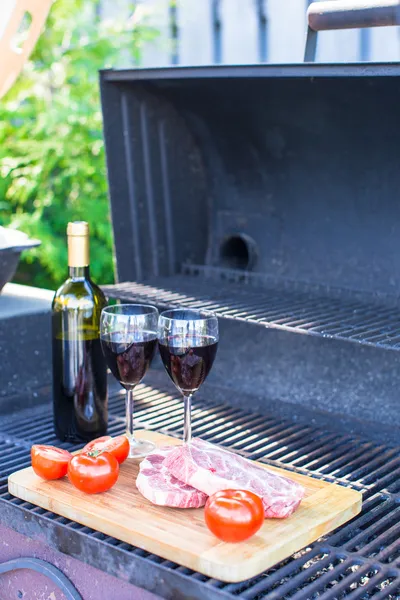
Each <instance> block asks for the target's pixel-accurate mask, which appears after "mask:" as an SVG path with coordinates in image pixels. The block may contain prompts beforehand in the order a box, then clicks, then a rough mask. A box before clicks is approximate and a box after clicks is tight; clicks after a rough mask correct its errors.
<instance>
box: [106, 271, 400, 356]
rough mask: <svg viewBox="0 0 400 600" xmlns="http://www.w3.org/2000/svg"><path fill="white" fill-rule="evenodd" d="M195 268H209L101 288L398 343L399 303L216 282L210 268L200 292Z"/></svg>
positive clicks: (288, 326)
mask: <svg viewBox="0 0 400 600" xmlns="http://www.w3.org/2000/svg"><path fill="white" fill-rule="evenodd" d="M199 269H200V271H201V273H202V274H204V273H208V271H205V268H203V270H201V267H193V268H191V269H189V267H185V275H177V276H174V277H169V278H157V279H156V280H151V281H149V282H148V283H136V282H125V283H121V284H116V285H112V286H104V288H103V289H104V291H105V293H106V294H107V295H108V296H109V297H112V298H118V299H120V300H124V301H128V302H129V301H131V302H138V301H139V302H147V303H151V304H156V305H157V306H159V307H160V308H163V309H164V308H176V307H178V306H181V307H187V308H196V309H207V310H212V311H214V312H215V313H216V314H217V315H218V316H219V317H222V318H226V319H233V320H239V321H246V322H251V323H254V324H257V325H260V326H264V327H271V328H275V329H283V330H286V331H292V332H298V333H307V334H309V335H316V336H323V337H328V338H336V339H341V340H346V341H352V342H357V343H361V344H366V345H370V346H379V347H384V348H390V349H396V350H398V349H399V348H400V318H399V314H398V308H397V307H396V306H394V305H393V306H388V305H387V303H388V301H389V300H388V299H386V300H385V302H383V301H382V302H379V303H378V302H377V300H376V299H375V298H373V297H371V298H370V299H369V300H365V299H364V300H360V299H358V297H357V298H354V297H353V298H352V297H351V295H349V293H348V292H343V296H344V297H342V298H335V297H332V296H328V295H325V296H324V295H323V293H322V292H321V291H319V290H314V291H307V292H305V291H304V290H298V289H297V290H296V289H295V286H293V287H292V288H288V287H287V286H286V287H285V286H284V287H283V288H282V285H283V284H281V287H280V288H279V289H277V288H276V287H275V288H274V287H272V284H271V283H269V287H264V288H261V287H260V288H259V289H257V288H256V287H255V286H254V285H248V286H243V285H240V286H238V285H237V284H235V283H230V282H226V281H221V280H219V281H217V283H215V281H214V280H215V278H216V275H215V274H214V276H213V278H211V280H209V279H207V277H206V280H207V290H208V293H206V294H205V293H204V291H203V290H204V287H205V286H204V281H205V279H204V278H203V277H199V276H197V277H194V276H193V274H194V273H197V272H198V271H199ZM214 271H215V270H214ZM217 271H218V270H217ZM190 275H192V276H190ZM220 275H221V273H220ZM221 276H222V275H221ZM236 277H238V275H236ZM262 281H263V280H262ZM260 285H261V283H260ZM233 299H234V300H233Z"/></svg>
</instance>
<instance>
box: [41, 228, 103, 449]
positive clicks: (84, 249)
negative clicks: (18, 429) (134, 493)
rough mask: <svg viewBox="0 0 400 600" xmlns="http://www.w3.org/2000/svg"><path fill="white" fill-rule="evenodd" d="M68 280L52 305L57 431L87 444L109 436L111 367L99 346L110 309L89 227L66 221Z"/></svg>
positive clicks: (54, 396)
mask: <svg viewBox="0 0 400 600" xmlns="http://www.w3.org/2000/svg"><path fill="white" fill-rule="evenodd" d="M67 237H68V268H69V277H68V279H67V280H66V281H65V282H64V283H63V284H62V286H61V287H60V288H59V289H58V290H57V292H56V293H55V296H54V300H53V304H52V346H53V402H54V427H55V432H56V435H57V437H58V438H59V439H60V440H62V441H68V442H81V441H89V440H92V439H94V438H96V437H98V436H102V435H104V434H105V433H106V432H107V419H108V396H107V367H106V363H105V361H104V357H103V353H102V350H101V345H100V315H101V311H102V309H103V308H104V306H105V305H106V299H105V297H104V294H103V292H102V291H101V289H100V288H99V287H98V286H97V285H95V284H94V283H93V281H92V280H91V279H90V275H89V226H88V224H87V223H86V222H84V221H77V222H74V223H68V227H67Z"/></svg>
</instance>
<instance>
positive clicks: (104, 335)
mask: <svg viewBox="0 0 400 600" xmlns="http://www.w3.org/2000/svg"><path fill="white" fill-rule="evenodd" d="M157 324H158V310H157V309H156V308H155V307H154V306H148V305H146V304H117V305H115V306H107V307H106V308H104V309H103V311H102V313H101V323H100V341H101V347H102V350H103V354H104V357H105V360H106V362H107V365H108V367H109V369H110V371H111V373H112V374H113V375H114V377H115V378H116V379H117V381H119V383H120V384H121V385H122V387H124V388H125V390H126V423H127V430H126V434H127V437H128V439H129V443H130V452H129V456H130V457H131V458H138V457H141V456H146V455H147V454H148V453H149V452H151V451H152V450H153V449H154V447H155V445H154V444H153V443H152V442H148V441H145V440H136V439H135V436H134V421H133V390H134V388H135V386H136V385H137V384H138V383H140V382H141V380H142V379H143V377H144V376H145V374H146V373H147V370H148V368H149V367H150V364H151V361H152V360H153V358H154V354H155V351H156V347H157Z"/></svg>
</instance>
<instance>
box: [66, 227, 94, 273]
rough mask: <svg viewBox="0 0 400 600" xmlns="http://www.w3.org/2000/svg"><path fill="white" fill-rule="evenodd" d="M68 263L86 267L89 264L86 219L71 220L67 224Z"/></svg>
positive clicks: (72, 265) (71, 265) (73, 265)
mask: <svg viewBox="0 0 400 600" xmlns="http://www.w3.org/2000/svg"><path fill="white" fill-rule="evenodd" d="M67 236H68V265H69V266H70V267H87V266H88V265H89V224H88V223H86V221H73V222H71V223H68V226H67Z"/></svg>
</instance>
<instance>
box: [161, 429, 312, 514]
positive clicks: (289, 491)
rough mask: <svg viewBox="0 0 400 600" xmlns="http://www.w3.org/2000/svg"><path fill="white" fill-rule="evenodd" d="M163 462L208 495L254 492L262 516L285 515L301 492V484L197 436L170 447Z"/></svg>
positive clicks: (297, 499) (186, 481)
mask: <svg viewBox="0 0 400 600" xmlns="http://www.w3.org/2000/svg"><path fill="white" fill-rule="evenodd" d="M163 464H164V467H166V468H167V469H168V471H169V472H170V473H171V474H172V475H175V477H176V478H177V479H179V480H180V481H184V482H185V483H187V484H188V485H191V486H193V487H195V488H196V489H198V490H201V491H202V492H204V493H205V494H207V495H208V496H211V494H214V492H218V491H220V490H226V489H230V488H233V489H245V490H249V491H251V492H254V493H255V494H257V495H258V496H260V497H261V498H262V500H263V503H264V508H265V516H266V517H275V518H277V519H283V518H284V517H288V516H289V515H291V514H292V513H293V512H294V511H295V510H296V508H297V507H298V506H299V504H300V502H301V500H302V498H303V496H304V488H303V487H302V486H301V485H299V484H298V483H296V482H294V481H292V480H291V479H286V478H285V477H281V476H280V475H276V474H275V473H273V472H272V471H268V470H267V469H264V468H263V467H259V466H257V465H256V464H255V463H254V462H252V461H250V460H247V459H246V458H243V457H242V456H239V455H238V454H233V453H232V452H229V451H228V450H224V449H223V448H220V447H219V446H214V445H213V444H210V443H209V442H205V441H203V440H201V439H199V438H194V439H193V440H192V441H191V443H190V444H189V445H184V446H177V447H176V448H174V450H172V451H171V452H170V453H169V454H168V456H167V458H166V459H165V461H164V463H163Z"/></svg>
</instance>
